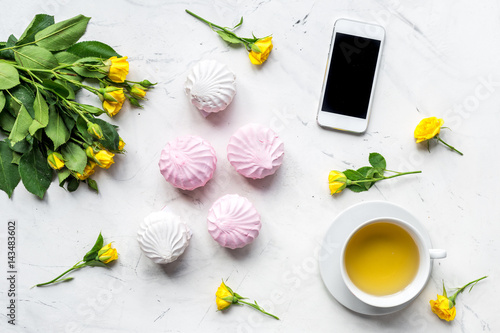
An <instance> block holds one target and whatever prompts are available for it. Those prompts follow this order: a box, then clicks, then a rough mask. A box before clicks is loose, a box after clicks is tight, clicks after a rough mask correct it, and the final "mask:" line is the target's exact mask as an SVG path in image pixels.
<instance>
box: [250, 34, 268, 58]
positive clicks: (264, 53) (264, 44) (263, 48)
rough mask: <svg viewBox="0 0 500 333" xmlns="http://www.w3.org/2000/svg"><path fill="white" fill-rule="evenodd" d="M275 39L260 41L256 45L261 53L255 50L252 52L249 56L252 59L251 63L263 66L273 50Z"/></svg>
mask: <svg viewBox="0 0 500 333" xmlns="http://www.w3.org/2000/svg"><path fill="white" fill-rule="evenodd" d="M272 39H273V37H271V36H269V37H266V38H263V39H259V40H258V41H256V42H255V43H254V45H256V46H257V47H258V48H259V49H260V52H256V51H255V50H254V49H252V50H250V53H249V54H248V56H249V57H250V61H251V62H252V64H254V65H261V64H262V63H263V62H264V61H266V60H267V57H269V53H271V50H272V49H273V42H272Z"/></svg>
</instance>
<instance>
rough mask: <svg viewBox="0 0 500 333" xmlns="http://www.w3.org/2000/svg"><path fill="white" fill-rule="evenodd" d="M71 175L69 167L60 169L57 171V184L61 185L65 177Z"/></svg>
mask: <svg viewBox="0 0 500 333" xmlns="http://www.w3.org/2000/svg"><path fill="white" fill-rule="evenodd" d="M69 176H71V171H69V169H62V170H61V171H59V172H58V173H57V178H58V180H59V186H63V184H64V182H65V181H66V179H67V178H68V177H69Z"/></svg>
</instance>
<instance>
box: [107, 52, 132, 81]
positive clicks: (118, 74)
mask: <svg viewBox="0 0 500 333" xmlns="http://www.w3.org/2000/svg"><path fill="white" fill-rule="evenodd" d="M109 60H110V61H111V66H109V73H108V77H109V79H110V80H111V81H113V82H117V83H122V82H123V81H125V78H126V77H127V74H128V69H129V65H128V61H127V57H123V58H117V57H111V58H109Z"/></svg>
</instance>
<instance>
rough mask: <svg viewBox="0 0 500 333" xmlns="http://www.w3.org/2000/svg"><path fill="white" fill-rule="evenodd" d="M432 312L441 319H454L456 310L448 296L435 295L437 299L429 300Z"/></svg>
mask: <svg viewBox="0 0 500 333" xmlns="http://www.w3.org/2000/svg"><path fill="white" fill-rule="evenodd" d="M429 303H430V304H431V309H432V312H434V313H435V314H437V316H438V317H439V318H441V319H443V320H446V321H451V320H453V319H455V315H456V314H457V310H456V309H455V306H454V305H453V302H451V301H450V300H449V299H448V297H445V296H442V295H437V300H430V301H429Z"/></svg>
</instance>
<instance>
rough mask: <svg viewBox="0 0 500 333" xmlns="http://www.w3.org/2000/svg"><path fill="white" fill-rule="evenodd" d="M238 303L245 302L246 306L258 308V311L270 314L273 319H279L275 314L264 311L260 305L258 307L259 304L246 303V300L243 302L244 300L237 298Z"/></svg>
mask: <svg viewBox="0 0 500 333" xmlns="http://www.w3.org/2000/svg"><path fill="white" fill-rule="evenodd" d="M238 303H243V304H246V305H248V306H251V307H252V308H254V309H256V310H259V311H260V312H262V313H264V314H266V315H268V316H271V317H273V318H274V319H277V320H280V319H279V318H278V317H276V316H275V315H273V314H270V313H269V312H266V311H265V310H264V309H263V308H262V307H260V306H259V305H257V304H253V303H248V302H245V301H242V300H241V299H239V300H238Z"/></svg>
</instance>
